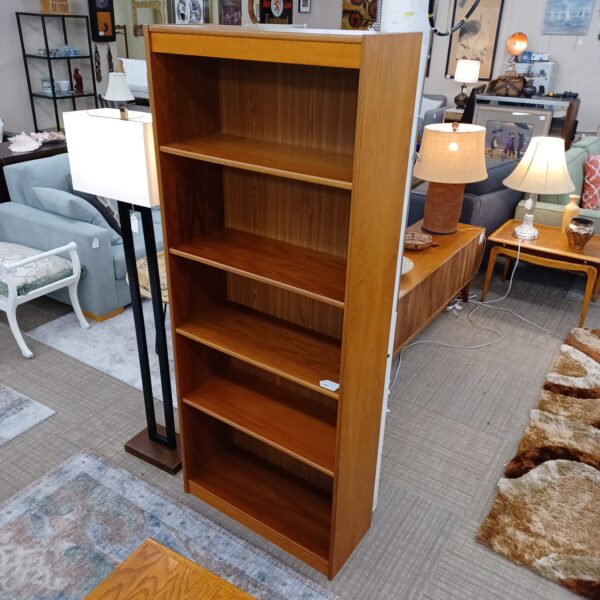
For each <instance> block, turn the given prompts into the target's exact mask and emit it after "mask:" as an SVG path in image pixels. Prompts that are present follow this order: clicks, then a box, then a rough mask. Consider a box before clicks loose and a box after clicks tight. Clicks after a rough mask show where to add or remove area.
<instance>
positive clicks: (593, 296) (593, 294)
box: [592, 274, 600, 302]
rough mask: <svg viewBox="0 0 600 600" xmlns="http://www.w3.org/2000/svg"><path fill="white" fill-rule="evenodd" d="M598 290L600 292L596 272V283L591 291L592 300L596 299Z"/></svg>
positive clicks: (599, 282)
mask: <svg viewBox="0 0 600 600" xmlns="http://www.w3.org/2000/svg"><path fill="white" fill-rule="evenodd" d="M598 292H600V277H598V275H597V274H596V285H595V286H594V291H593V292H592V302H597V301H598Z"/></svg>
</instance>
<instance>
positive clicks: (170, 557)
mask: <svg viewBox="0 0 600 600" xmlns="http://www.w3.org/2000/svg"><path fill="white" fill-rule="evenodd" d="M133 598H140V600H141V599H142V598H165V599H166V598H168V599H169V600H252V598H254V596H250V595H249V594H246V592H243V591H242V590H240V589H239V588H237V587H235V586H234V585H232V584H231V583H229V582H227V581H225V580H224V579H221V578H220V577H217V576H216V575H214V574H213V573H211V572H210V571H207V570H206V569H203V568H202V567H200V566H199V565H197V564H195V563H193V562H192V561H191V560H188V559H187V558H184V557H183V556H181V555H179V554H177V552H173V550H170V549H169V548H167V547H165V546H163V545H162V544H159V543H158V542H155V541H154V540H151V539H148V540H146V541H145V542H144V543H143V544H142V545H141V546H139V547H138V548H136V549H135V550H134V551H133V552H132V553H131V555H130V556H129V557H128V558H126V559H125V560H124V561H123V562H122V563H121V564H120V565H119V566H118V567H117V568H116V569H115V570H114V571H113V572H112V573H111V574H110V575H109V576H108V577H107V578H106V579H105V580H104V581H102V583H100V584H99V585H98V586H97V587H96V588H94V589H93V590H92V591H91V592H90V593H89V594H88V596H87V598H86V600H132V599H133Z"/></svg>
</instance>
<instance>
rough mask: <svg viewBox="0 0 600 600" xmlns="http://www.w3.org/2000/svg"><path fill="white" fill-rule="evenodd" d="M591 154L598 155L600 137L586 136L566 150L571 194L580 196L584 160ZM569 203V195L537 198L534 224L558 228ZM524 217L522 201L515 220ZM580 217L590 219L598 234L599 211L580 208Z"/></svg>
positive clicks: (599, 230) (599, 152) (599, 226)
mask: <svg viewBox="0 0 600 600" xmlns="http://www.w3.org/2000/svg"><path fill="white" fill-rule="evenodd" d="M592 154H600V137H596V136H588V137H585V138H583V139H581V140H579V141H578V142H575V143H574V144H573V145H572V146H571V147H570V148H569V150H567V154H566V156H567V168H568V169H569V175H571V179H572V180H573V183H574V184H575V190H574V191H573V192H571V193H573V194H578V195H579V196H581V190H582V187H583V164H584V163H585V159H586V158H587V157H588V156H591V155H592ZM568 203H569V194H553V195H542V196H539V198H538V201H537V205H536V208H535V218H534V223H540V224H542V225H553V226H554V227H560V226H561V223H562V213H563V209H564V207H565V204H568ZM524 215H525V201H524V200H522V201H521V202H519V204H518V205H517V209H516V212H515V219H519V220H520V221H522V220H523V216H524ZM580 216H582V217H586V218H588V219H592V221H594V229H595V231H596V232H597V233H598V232H600V211H598V210H588V209H585V208H582V209H581V210H580Z"/></svg>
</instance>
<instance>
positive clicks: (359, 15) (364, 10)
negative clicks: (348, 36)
mask: <svg viewBox="0 0 600 600" xmlns="http://www.w3.org/2000/svg"><path fill="white" fill-rule="evenodd" d="M376 20H377V0H343V1H342V29H363V30H364V29H371V27H373V25H374V24H375V21H376Z"/></svg>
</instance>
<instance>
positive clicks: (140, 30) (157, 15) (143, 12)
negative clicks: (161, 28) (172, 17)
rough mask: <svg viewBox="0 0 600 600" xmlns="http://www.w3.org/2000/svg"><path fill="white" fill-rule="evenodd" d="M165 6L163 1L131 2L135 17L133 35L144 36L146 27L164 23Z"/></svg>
mask: <svg viewBox="0 0 600 600" xmlns="http://www.w3.org/2000/svg"><path fill="white" fill-rule="evenodd" d="M162 9H163V5H162V2H161V0H131V14H132V16H133V35H134V36H136V37H141V36H143V35H144V25H154V24H156V23H162V22H163V10H162Z"/></svg>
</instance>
